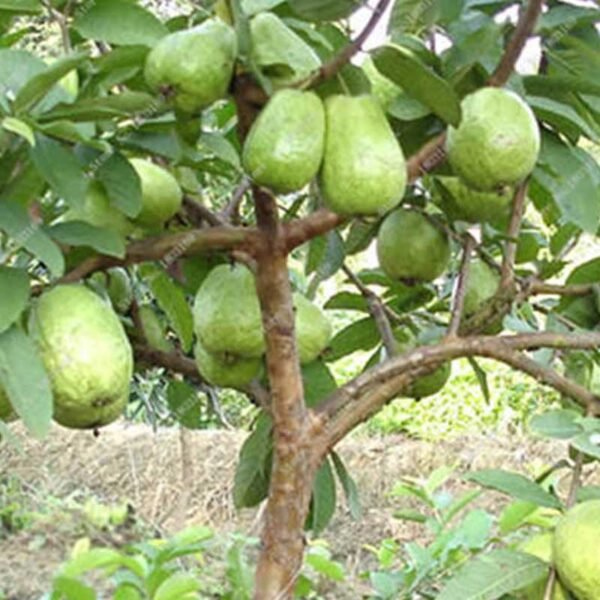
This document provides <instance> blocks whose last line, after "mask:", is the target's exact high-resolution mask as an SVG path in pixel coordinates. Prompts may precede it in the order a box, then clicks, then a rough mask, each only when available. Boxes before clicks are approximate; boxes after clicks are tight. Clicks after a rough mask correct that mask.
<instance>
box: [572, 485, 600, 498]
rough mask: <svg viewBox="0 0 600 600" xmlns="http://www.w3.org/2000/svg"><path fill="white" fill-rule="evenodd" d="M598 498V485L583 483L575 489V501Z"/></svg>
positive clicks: (599, 486)
mask: <svg viewBox="0 0 600 600" xmlns="http://www.w3.org/2000/svg"><path fill="white" fill-rule="evenodd" d="M588 500H600V485H584V486H583V487H580V488H579V489H578V490H577V502H587V501H588Z"/></svg>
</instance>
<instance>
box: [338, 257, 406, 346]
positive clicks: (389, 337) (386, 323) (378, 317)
mask: <svg viewBox="0 0 600 600" xmlns="http://www.w3.org/2000/svg"><path fill="white" fill-rule="evenodd" d="M342 270H343V271H344V273H346V275H347V276H348V279H350V281H351V282H352V283H353V284H354V285H355V286H356V287H357V288H358V289H359V291H360V293H361V294H362V296H363V298H364V299H365V300H366V301H367V306H368V307H369V312H370V313H371V316H372V317H373V319H374V320H375V324H376V325H377V330H378V331H379V335H380V336H381V341H382V342H383V346H384V348H385V351H386V354H387V356H388V357H389V356H394V355H395V354H397V352H396V346H397V343H396V338H395V337H394V332H393V331H392V326H391V325H390V320H389V318H388V314H387V313H386V306H385V304H384V303H383V302H382V301H381V299H380V298H379V296H378V295H377V294H375V292H373V291H371V290H370V289H369V288H368V287H367V286H366V285H364V284H363V282H362V281H361V280H360V279H359V278H358V277H357V276H356V275H355V274H354V273H353V272H352V271H351V270H350V269H349V268H348V267H347V266H346V265H342Z"/></svg>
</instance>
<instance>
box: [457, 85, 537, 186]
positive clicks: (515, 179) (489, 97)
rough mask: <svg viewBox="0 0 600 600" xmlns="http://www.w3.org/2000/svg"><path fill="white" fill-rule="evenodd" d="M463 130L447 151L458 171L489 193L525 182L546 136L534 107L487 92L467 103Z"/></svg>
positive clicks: (467, 99)
mask: <svg viewBox="0 0 600 600" xmlns="http://www.w3.org/2000/svg"><path fill="white" fill-rule="evenodd" d="M461 107H462V120H461V122H460V125H459V126H458V128H454V127H449V128H448V137H447V142H446V149H447V152H448V159H449V160H450V164H451V165H452V168H453V169H454V170H455V172H456V173H457V174H458V175H459V176H460V177H461V178H462V179H464V180H465V182H466V183H468V184H469V185H470V186H471V187H473V188H475V189H478V190H483V191H486V190H487V191H489V190H494V189H498V188H502V187H504V186H511V185H515V184H517V183H519V182H520V181H522V180H523V179H524V178H525V177H527V175H529V173H531V171H532V170H533V167H534V166H535V163H536V161H537V157H538V154H539V151H540V131H539V128H538V125H537V122H536V120H535V116H534V114H533V112H532V111H531V109H530V108H529V106H528V105H527V104H526V103H525V102H524V101H523V100H522V99H521V98H520V97H519V96H517V94H515V93H513V92H509V91H507V90H504V89H499V88H493V87H484V88H481V89H479V90H477V91H476V92H474V93H472V94H469V95H468V96H466V97H465V98H464V100H463V101H462V104H461Z"/></svg>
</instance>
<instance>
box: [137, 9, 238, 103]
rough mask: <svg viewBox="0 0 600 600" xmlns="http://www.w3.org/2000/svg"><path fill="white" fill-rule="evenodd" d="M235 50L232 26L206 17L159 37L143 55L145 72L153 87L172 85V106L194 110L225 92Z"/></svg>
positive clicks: (223, 94)
mask: <svg viewBox="0 0 600 600" xmlns="http://www.w3.org/2000/svg"><path fill="white" fill-rule="evenodd" d="M236 54H237V38H236V36H235V31H234V30H233V28H232V27H231V26H229V25H227V23H225V22H223V21H221V20H220V19H218V18H214V19H209V20H207V21H204V23H202V24H201V25H198V26H197V27H193V28H192V29H186V30H185V31H177V32H175V33H171V34H169V35H167V36H165V37H164V38H162V39H161V40H160V41H159V42H158V44H156V46H155V47H154V48H153V49H152V50H151V51H150V53H149V54H148V57H147V58H146V66H145V69H144V76H145V78H146V82H147V83H148V85H149V86H150V87H152V88H153V89H155V90H164V88H171V89H172V91H173V93H174V97H175V98H174V101H175V106H176V107H177V108H178V109H180V110H182V111H184V112H188V113H193V112H196V111H198V110H200V109H202V108H205V107H206V106H208V105H210V104H212V103H213V102H215V101H216V100H219V99H220V98H223V97H224V96H225V95H226V93H227V89H228V87H229V82H230V81H231V78H232V76H233V66H234V62H235V58H236Z"/></svg>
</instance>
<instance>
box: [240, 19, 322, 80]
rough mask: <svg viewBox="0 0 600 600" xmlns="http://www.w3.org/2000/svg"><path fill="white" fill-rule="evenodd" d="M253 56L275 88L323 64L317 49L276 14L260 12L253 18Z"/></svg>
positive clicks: (304, 75)
mask: <svg viewBox="0 0 600 600" xmlns="http://www.w3.org/2000/svg"><path fill="white" fill-rule="evenodd" d="M250 39H251V40H252V58H253V60H254V63H255V64H256V65H257V66H258V67H259V68H260V69H261V71H262V72H263V75H265V77H267V78H268V79H269V81H270V82H271V84H272V85H273V87H274V88H275V89H279V88H282V87H285V86H287V85H289V84H291V83H293V82H295V81H299V80H302V79H304V78H306V77H307V76H308V75H310V74H311V73H312V72H313V71H315V70H316V69H318V68H319V67H320V66H321V61H320V60H319V57H318V55H317V53H316V52H315V51H314V50H313V49H312V48H311V47H310V46H309V45H308V44H307V43H306V42H305V41H304V40H303V39H302V38H301V37H300V36H299V35H297V34H296V33H294V32H293V31H292V30H291V29H290V28H289V27H288V26H287V25H286V24H285V23H284V22H283V21H282V20H281V19H280V18H279V17H278V16H277V15H274V14H273V13H271V12H261V13H258V14H257V15H256V16H255V17H254V18H253V19H252V20H251V21H250Z"/></svg>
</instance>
